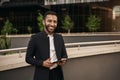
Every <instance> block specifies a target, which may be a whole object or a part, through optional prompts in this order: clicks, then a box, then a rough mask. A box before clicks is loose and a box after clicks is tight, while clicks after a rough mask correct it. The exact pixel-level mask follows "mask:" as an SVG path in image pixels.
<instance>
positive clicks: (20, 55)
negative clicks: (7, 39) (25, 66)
mask: <svg viewBox="0 0 120 80" xmlns="http://www.w3.org/2000/svg"><path fill="white" fill-rule="evenodd" d="M18 53H19V58H21V57H22V54H21V50H19V51H18Z"/></svg>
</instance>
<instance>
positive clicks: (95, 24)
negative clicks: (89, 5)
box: [86, 15, 101, 32]
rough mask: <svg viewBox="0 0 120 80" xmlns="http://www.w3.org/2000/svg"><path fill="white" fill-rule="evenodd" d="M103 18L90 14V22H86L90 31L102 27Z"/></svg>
mask: <svg viewBox="0 0 120 80" xmlns="http://www.w3.org/2000/svg"><path fill="white" fill-rule="evenodd" d="M100 22H101V19H100V18H99V17H96V16H95V15H90V16H89V17H88V22H87V23H86V27H87V28H88V29H89V31H90V32H95V31H97V30H98V29H99V28H100Z"/></svg>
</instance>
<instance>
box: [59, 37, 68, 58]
mask: <svg viewBox="0 0 120 80" xmlns="http://www.w3.org/2000/svg"><path fill="white" fill-rule="evenodd" d="M61 43H62V58H68V55H67V51H66V47H65V43H64V40H63V37H62V36H61Z"/></svg>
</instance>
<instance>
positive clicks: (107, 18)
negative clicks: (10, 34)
mask: <svg viewBox="0 0 120 80" xmlns="http://www.w3.org/2000/svg"><path fill="white" fill-rule="evenodd" d="M119 6H120V0H0V30H1V29H2V27H3V25H4V22H5V20H6V19H9V20H10V22H11V23H12V24H13V27H15V28H17V29H18V34H24V33H28V30H27V27H28V26H31V27H32V33H37V32H39V30H38V25H37V16H38V13H39V12H40V13H42V14H44V13H45V12H46V11H47V10H53V11H55V12H57V13H58V16H59V24H58V27H57V29H56V32H66V31H65V30H64V29H63V28H62V23H61V21H62V19H63V18H64V14H68V15H69V16H70V18H71V19H72V20H73V22H74V28H73V29H72V30H71V32H88V29H87V28H86V22H87V19H88V17H89V16H90V15H91V14H94V15H96V16H99V17H100V18H101V20H102V21H101V25H100V29H99V30H98V31H99V32H111V31H113V30H114V28H113V26H112V23H113V20H114V19H117V18H116V17H119V16H120V14H119V13H120V7H119ZM116 7H117V8H116Z"/></svg>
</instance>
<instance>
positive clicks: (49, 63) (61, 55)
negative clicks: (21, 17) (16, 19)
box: [26, 11, 67, 80]
mask: <svg viewBox="0 0 120 80" xmlns="http://www.w3.org/2000/svg"><path fill="white" fill-rule="evenodd" d="M57 22H58V18H57V14H56V13H55V12H52V11H48V12H46V13H45V15H44V18H43V24H44V30H43V31H42V32H40V33H38V34H36V35H33V36H32V37H31V39H30V41H29V44H28V48H27V53H26V62H27V63H29V64H32V65H34V66H35V73H34V80H64V77H63V72H62V67H61V66H62V65H64V64H65V63H66V60H67V53H66V49H65V45H64V40H63V38H62V36H61V35H59V34H56V33H54V30H55V28H56V27H57Z"/></svg>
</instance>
